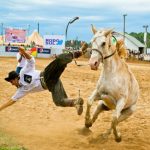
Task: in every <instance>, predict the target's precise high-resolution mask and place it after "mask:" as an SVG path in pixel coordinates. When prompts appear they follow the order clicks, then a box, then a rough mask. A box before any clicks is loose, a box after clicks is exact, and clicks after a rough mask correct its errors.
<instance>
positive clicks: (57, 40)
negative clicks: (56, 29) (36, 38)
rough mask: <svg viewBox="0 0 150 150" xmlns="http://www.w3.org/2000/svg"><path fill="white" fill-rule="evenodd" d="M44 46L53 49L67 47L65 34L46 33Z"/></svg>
mask: <svg viewBox="0 0 150 150" xmlns="http://www.w3.org/2000/svg"><path fill="white" fill-rule="evenodd" d="M44 47H45V48H50V49H51V48H52V49H64V48H65V36H64V35H45V36H44Z"/></svg>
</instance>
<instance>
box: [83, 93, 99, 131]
mask: <svg viewBox="0 0 150 150" xmlns="http://www.w3.org/2000/svg"><path fill="white" fill-rule="evenodd" d="M98 96H99V94H98V91H97V90H94V91H93V93H92V95H91V96H90V97H89V99H88V101H87V108H86V113H85V127H87V128H89V127H91V126H92V120H91V116H90V109H91V106H92V103H93V101H94V100H96V99H97V97H98Z"/></svg>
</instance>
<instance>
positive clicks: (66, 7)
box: [0, 0, 150, 42]
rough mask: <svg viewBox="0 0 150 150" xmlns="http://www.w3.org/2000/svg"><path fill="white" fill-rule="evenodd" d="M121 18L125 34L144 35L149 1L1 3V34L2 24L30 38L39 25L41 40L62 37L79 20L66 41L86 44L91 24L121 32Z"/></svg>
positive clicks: (5, 0)
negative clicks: (47, 37) (18, 30)
mask: <svg viewBox="0 0 150 150" xmlns="http://www.w3.org/2000/svg"><path fill="white" fill-rule="evenodd" d="M124 14H126V15H127V16H126V17H125V31H126V32H127V33H130V32H137V33H139V32H145V28H143V25H148V26H149V27H150V0H3V1H2V0H1V1H0V16H1V17H0V26H1V27H0V31H1V32H0V33H1V34H2V24H3V26H4V28H8V27H12V28H22V29H27V31H28V32H27V34H28V35H30V34H31V33H32V32H33V31H34V30H37V27H38V23H39V32H40V34H41V35H42V36H44V35H45V34H58V35H65V31H66V28H67V25H68V23H69V21H70V20H72V19H73V18H74V17H79V19H78V20H76V21H75V22H73V23H72V24H69V25H68V30H67V40H76V39H77V40H81V41H87V42H89V41H90V40H91V38H92V32H91V24H93V25H94V26H95V27H96V28H114V30H115V31H118V32H123V27H124V26H123V24H124V19H123V18H124V17H123V15H124ZM148 32H149V28H148Z"/></svg>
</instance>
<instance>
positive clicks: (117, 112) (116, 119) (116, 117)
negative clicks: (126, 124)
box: [111, 98, 126, 142]
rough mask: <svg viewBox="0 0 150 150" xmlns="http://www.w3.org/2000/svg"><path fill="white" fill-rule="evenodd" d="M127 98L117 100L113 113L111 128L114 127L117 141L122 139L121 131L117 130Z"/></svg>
mask: <svg viewBox="0 0 150 150" xmlns="http://www.w3.org/2000/svg"><path fill="white" fill-rule="evenodd" d="M125 100H126V99H125V98H121V99H120V100H118V101H117V104H116V109H115V111H114V113H113V120H112V124H111V128H112V129H113V133H114V136H115V140H116V142H120V141H121V134H120V132H119V131H117V124H118V123H119V117H120V116H121V111H122V110H123V108H124V106H125V104H126V103H125Z"/></svg>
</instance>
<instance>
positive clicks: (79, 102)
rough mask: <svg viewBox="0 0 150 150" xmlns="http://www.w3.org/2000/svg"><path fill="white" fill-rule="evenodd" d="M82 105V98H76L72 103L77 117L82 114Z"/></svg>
mask: <svg viewBox="0 0 150 150" xmlns="http://www.w3.org/2000/svg"><path fill="white" fill-rule="evenodd" d="M83 103H84V101H83V99H82V98H78V99H76V100H75V101H74V107H75V108H76V110H77V114H78V115H81V114H82V112H83Z"/></svg>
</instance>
